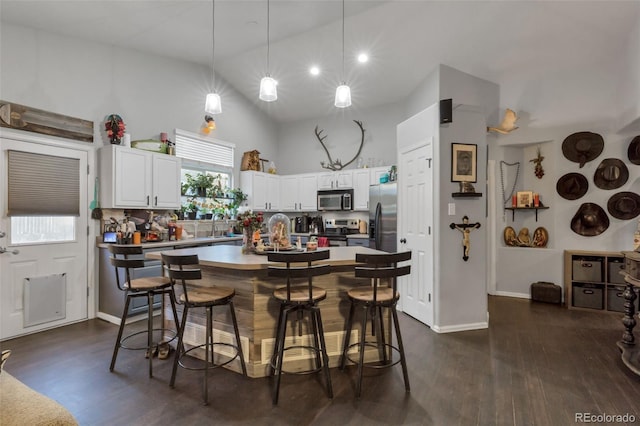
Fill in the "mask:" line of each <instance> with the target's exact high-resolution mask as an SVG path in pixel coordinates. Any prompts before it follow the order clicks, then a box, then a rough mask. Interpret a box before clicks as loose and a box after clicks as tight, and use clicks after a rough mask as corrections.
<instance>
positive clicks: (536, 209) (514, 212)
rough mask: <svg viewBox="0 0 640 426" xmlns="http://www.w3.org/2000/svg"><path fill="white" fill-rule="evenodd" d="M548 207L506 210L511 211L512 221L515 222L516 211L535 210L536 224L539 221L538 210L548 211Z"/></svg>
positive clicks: (511, 208) (506, 208) (508, 208)
mask: <svg viewBox="0 0 640 426" xmlns="http://www.w3.org/2000/svg"><path fill="white" fill-rule="evenodd" d="M548 208H549V207H548V206H540V207H505V208H504V209H505V210H511V221H512V222H513V221H514V220H515V218H516V210H518V211H520V210H535V211H536V222H537V221H538V210H546V209H548Z"/></svg>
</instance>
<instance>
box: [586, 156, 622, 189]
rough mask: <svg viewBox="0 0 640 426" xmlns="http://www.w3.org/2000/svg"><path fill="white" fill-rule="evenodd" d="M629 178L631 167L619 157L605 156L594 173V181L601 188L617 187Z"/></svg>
mask: <svg viewBox="0 0 640 426" xmlns="http://www.w3.org/2000/svg"><path fill="white" fill-rule="evenodd" d="M627 179H629V169H627V165H626V164H624V162H623V161H622V160H620V159H617V158H605V159H604V160H602V162H601V163H600V164H599V165H598V168H597V169H596V172H595V173H594V174H593V183H595V184H596V186H597V187H598V188H600V189H616V188H620V187H621V186H622V185H624V184H625V183H626V182H627Z"/></svg>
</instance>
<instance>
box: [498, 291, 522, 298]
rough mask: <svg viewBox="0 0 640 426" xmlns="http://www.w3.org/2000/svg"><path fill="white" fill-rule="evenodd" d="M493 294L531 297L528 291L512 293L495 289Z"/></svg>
mask: <svg viewBox="0 0 640 426" xmlns="http://www.w3.org/2000/svg"><path fill="white" fill-rule="evenodd" d="M495 296H504V297H517V298H518V299H531V295H529V294H528V293H512V292H510V291H496V293H495Z"/></svg>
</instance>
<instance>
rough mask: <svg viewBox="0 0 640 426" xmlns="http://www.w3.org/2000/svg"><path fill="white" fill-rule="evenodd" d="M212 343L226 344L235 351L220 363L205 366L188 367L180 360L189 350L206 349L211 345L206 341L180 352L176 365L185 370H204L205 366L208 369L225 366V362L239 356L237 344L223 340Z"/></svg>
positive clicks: (227, 362) (199, 359)
mask: <svg viewBox="0 0 640 426" xmlns="http://www.w3.org/2000/svg"><path fill="white" fill-rule="evenodd" d="M213 345H222V346H228V347H231V348H234V349H235V350H236V353H235V355H234V356H232V357H231V358H229V359H228V360H227V361H225V362H223V363H221V364H215V363H209V366H208V367H206V366H204V367H190V366H188V365H185V364H184V363H183V362H182V358H183V357H185V356H187V355H188V354H189V352H191V351H195V350H196V349H201V348H205V350H208V347H209V346H211V345H210V344H208V343H203V344H201V345H198V346H193V347H191V348H189V349H188V350H186V351H184V353H182V354H180V357H179V358H178V365H179V366H180V367H182V368H184V369H185V370H192V371H202V370H206V369H207V368H208V369H213V368H220V367H223V366H225V365H227V364H230V363H231V362H232V361H234V360H235V359H236V358H239V356H240V350H239V349H238V346H236V345H234V344H231V343H223V342H213ZM212 352H213V350H212ZM190 358H193V359H196V360H198V361H200V362H202V363H207V361H205V360H204V359H201V358H197V357H190Z"/></svg>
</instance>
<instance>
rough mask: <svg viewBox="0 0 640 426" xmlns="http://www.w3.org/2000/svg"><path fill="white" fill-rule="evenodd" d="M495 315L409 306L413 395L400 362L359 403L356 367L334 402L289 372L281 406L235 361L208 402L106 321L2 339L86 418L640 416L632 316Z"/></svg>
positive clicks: (552, 309)
mask: <svg viewBox="0 0 640 426" xmlns="http://www.w3.org/2000/svg"><path fill="white" fill-rule="evenodd" d="M489 312H490V327H489V329H487V330H477V331H467V332H458V333H448V334H437V333H434V332H432V331H431V330H430V329H429V328H427V327H425V326H423V325H422V324H420V323H418V322H417V321H415V320H414V319H412V318H410V317H408V316H404V315H402V314H401V322H402V330H403V336H404V339H405V345H406V350H407V356H408V364H409V370H410V378H411V393H409V394H406V393H405V392H404V385H403V381H402V372H401V369H400V367H399V366H397V367H394V368H393V369H391V370H387V371H386V372H384V373H382V374H377V375H375V376H373V375H371V376H368V377H365V380H364V383H363V394H362V398H361V399H360V400H356V399H355V398H354V396H353V395H354V377H355V368H354V367H350V368H348V369H347V370H346V371H345V372H341V371H340V370H338V369H333V370H332V371H331V374H332V380H333V386H334V398H333V400H329V399H327V397H326V394H325V392H324V388H323V387H322V385H321V381H320V379H319V378H318V379H316V378H314V377H313V376H302V377H298V376H285V377H284V378H283V384H282V386H281V390H280V403H279V405H278V406H275V407H274V406H272V404H271V386H270V384H271V382H270V380H269V379H268V378H264V379H248V378H243V377H242V376H240V375H239V374H236V373H233V372H230V371H227V370H216V371H215V372H214V373H213V374H212V375H211V377H210V379H209V384H210V388H209V395H210V405H209V406H203V405H202V404H201V400H200V390H201V387H200V386H201V375H200V374H199V373H195V372H190V371H185V370H179V372H178V378H177V381H176V388H175V389H171V388H169V386H168V382H169V378H170V375H171V369H170V361H169V360H166V361H161V360H156V361H155V364H154V367H155V377H154V378H152V379H149V378H148V376H147V363H146V360H145V359H144V354H143V352H140V351H121V352H120V355H119V357H118V362H117V364H116V371H115V372H114V373H110V372H109V361H110V357H111V351H112V345H113V341H114V339H115V336H116V332H117V328H116V326H114V325H112V324H109V323H106V322H104V321H101V320H90V321H86V322H83V323H79V324H75V325H71V326H67V327H62V328H58V329H55V330H50V331H46V332H41V333H37V334H34V335H30V336H26V337H21V338H16V339H13V340H8V341H5V342H2V343H1V344H0V345H1V347H2V348H3V349H11V350H12V351H13V354H12V356H11V358H10V359H9V361H8V362H7V365H6V366H5V368H6V370H7V371H9V372H10V373H11V374H13V375H14V376H15V377H17V378H18V379H20V380H22V381H23V382H24V383H26V384H27V385H29V386H31V387H32V388H34V389H36V390H38V391H40V392H42V393H44V394H45V395H47V396H49V397H51V398H53V399H55V400H57V401H59V402H60V403H62V404H63V405H64V406H66V407H67V408H68V409H69V410H70V411H71V412H72V413H73V414H74V416H75V417H76V418H77V419H78V421H79V422H80V424H82V425H114V424H123V425H125V424H126V425H168V424H175V425H199V424H238V425H244V424H264V425H351V424H352V425H361V424H377V425H383V424H385V425H386V424H413V425H569V424H575V413H583V412H584V413H592V414H621V415H622V414H625V413H629V414H632V415H634V416H635V418H636V422H640V377H637V376H635V375H634V374H632V373H631V372H630V371H629V370H627V368H626V367H625V366H624V364H623V363H622V361H621V359H620V352H619V350H618V348H617V347H616V341H617V340H619V339H620V336H621V334H622V325H621V323H620V318H621V315H616V314H607V313H596V312H584V311H569V310H567V309H565V308H563V307H560V306H556V305H548V304H541V303H531V302H529V301H527V300H521V299H512V298H506V297H489ZM639 340H640V337H639ZM618 424H619V423H618Z"/></svg>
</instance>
